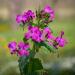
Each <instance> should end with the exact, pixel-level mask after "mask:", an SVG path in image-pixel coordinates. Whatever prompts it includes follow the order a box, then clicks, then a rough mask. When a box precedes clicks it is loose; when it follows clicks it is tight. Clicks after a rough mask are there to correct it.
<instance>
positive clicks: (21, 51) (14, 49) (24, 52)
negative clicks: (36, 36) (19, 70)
mask: <svg viewBox="0 0 75 75" xmlns="http://www.w3.org/2000/svg"><path fill="white" fill-rule="evenodd" d="M8 47H9V49H10V52H11V54H16V53H17V54H18V55H19V56H28V55H29V50H28V48H29V44H28V43H23V42H19V43H18V44H17V43H16V42H15V41H13V42H10V43H9V44H8Z"/></svg>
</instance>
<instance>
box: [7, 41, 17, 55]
mask: <svg viewBox="0 0 75 75" xmlns="http://www.w3.org/2000/svg"><path fill="white" fill-rule="evenodd" d="M8 48H9V49H10V52H11V54H14V53H16V50H17V43H16V42H14V41H13V42H10V43H9V44H8Z"/></svg>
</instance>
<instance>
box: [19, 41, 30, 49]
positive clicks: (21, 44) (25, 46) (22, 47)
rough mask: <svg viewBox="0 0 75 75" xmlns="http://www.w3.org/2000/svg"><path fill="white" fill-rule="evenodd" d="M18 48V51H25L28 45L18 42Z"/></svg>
mask: <svg viewBox="0 0 75 75" xmlns="http://www.w3.org/2000/svg"><path fill="white" fill-rule="evenodd" d="M18 48H19V49H20V50H22V49H25V50H27V49H28V48H29V44H28V43H24V42H19V43H18Z"/></svg>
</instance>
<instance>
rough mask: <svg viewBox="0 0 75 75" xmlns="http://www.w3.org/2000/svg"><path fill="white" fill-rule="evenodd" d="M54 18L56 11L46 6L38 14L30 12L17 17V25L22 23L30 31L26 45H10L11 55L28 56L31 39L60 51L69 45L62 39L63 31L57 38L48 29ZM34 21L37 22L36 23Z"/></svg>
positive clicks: (25, 36) (21, 43) (26, 37)
mask: <svg viewBox="0 0 75 75" xmlns="http://www.w3.org/2000/svg"><path fill="white" fill-rule="evenodd" d="M54 18H55V15H54V10H53V9H52V8H51V7H50V6H46V7H45V8H44V9H42V10H39V11H36V13H34V12H33V11H32V10H28V11H26V12H24V13H23V14H22V15H17V17H16V21H17V23H19V24H20V23H22V24H23V26H24V25H27V28H28V31H27V32H25V34H24V39H25V40H26V43H25V41H24V42H20V43H18V45H17V43H16V42H10V43H9V45H8V47H9V48H10V51H11V54H15V53H17V54H18V55H19V56H28V55H29V54H30V52H29V50H28V49H29V48H30V47H29V42H28V40H29V39H31V40H32V41H33V42H36V43H42V42H43V43H44V42H47V43H48V45H49V46H53V47H54V48H56V49H58V47H64V46H65V45H66V43H67V41H66V40H65V39H64V38H62V36H63V35H64V32H63V31H62V32H61V35H60V36H58V37H55V36H54V35H53V32H52V30H51V29H50V28H49V27H48V24H49V23H50V22H52V21H53V20H54ZM33 19H35V20H36V21H35V22H34V20H33ZM34 45H35V44H34ZM47 47H48V46H47ZM48 49H49V48H48Z"/></svg>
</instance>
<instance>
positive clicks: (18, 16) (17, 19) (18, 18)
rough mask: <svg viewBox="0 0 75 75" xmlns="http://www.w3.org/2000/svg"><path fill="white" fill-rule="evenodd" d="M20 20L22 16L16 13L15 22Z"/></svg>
mask: <svg viewBox="0 0 75 75" xmlns="http://www.w3.org/2000/svg"><path fill="white" fill-rule="evenodd" d="M21 21H22V16H21V15H17V17H16V22H17V23H20V22H21Z"/></svg>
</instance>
